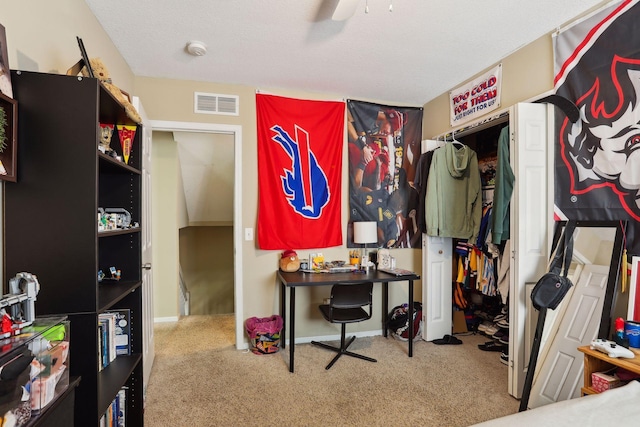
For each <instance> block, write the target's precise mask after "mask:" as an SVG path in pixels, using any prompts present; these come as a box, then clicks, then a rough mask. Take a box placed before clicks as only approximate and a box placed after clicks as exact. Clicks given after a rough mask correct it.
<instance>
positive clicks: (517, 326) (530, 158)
mask: <svg viewBox="0 0 640 427" xmlns="http://www.w3.org/2000/svg"><path fill="white" fill-rule="evenodd" d="M547 108H548V107H547V105H545V104H528V103H521V104H517V105H516V106H515V107H514V108H513V109H512V114H510V117H509V119H510V120H509V128H510V132H511V142H510V155H511V166H512V168H513V171H514V174H515V177H516V179H515V183H514V189H513V196H512V198H511V231H510V232H511V250H512V253H511V257H512V258H511V267H510V271H509V279H510V283H509V370H508V386H507V389H508V392H509V394H511V395H512V396H514V397H516V398H520V397H521V396H522V389H523V387H524V381H525V378H526V374H527V365H528V363H529V355H528V354H527V352H526V350H525V348H526V346H525V324H526V307H527V292H526V284H527V283H535V282H537V281H538V279H539V278H540V277H541V276H542V275H543V274H544V273H545V271H546V267H547V263H548V260H549V246H550V245H549V244H548V242H549V235H550V229H551V224H552V222H553V216H552V212H551V203H550V197H549V193H550V192H551V194H553V193H552V187H551V186H550V180H549V179H548V178H549V173H548V170H549V169H548V159H547V157H548V154H547V153H548V150H549V143H548V141H549V129H548V121H547V114H548V113H547Z"/></svg>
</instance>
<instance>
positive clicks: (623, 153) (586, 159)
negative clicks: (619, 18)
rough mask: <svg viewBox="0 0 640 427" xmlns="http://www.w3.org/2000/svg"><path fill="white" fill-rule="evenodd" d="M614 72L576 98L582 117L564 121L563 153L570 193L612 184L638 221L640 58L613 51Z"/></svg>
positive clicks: (613, 189)
mask: <svg viewBox="0 0 640 427" xmlns="http://www.w3.org/2000/svg"><path fill="white" fill-rule="evenodd" d="M610 71H611V75H610V76H604V77H603V79H600V78H596V79H595V81H594V83H593V85H592V86H591V88H590V89H589V90H588V91H587V92H586V93H585V94H584V95H583V96H581V97H580V98H579V99H578V101H577V102H576V105H577V106H578V108H579V109H580V120H578V121H577V122H576V123H573V124H572V123H570V122H569V121H568V120H565V121H564V122H563V124H562V127H561V129H560V138H559V140H560V156H561V159H562V162H563V163H564V164H565V165H566V167H567V169H568V173H569V179H570V186H571V188H570V192H571V194H572V197H580V195H583V194H586V193H588V192H591V191H593V190H595V189H597V188H609V189H610V190H611V191H612V192H613V194H614V195H615V196H614V198H617V200H618V202H619V204H620V205H621V207H622V208H623V209H624V210H625V211H626V212H627V213H628V214H629V215H630V216H631V217H632V218H635V219H636V220H640V102H639V100H640V60H632V59H625V58H621V57H618V56H614V59H613V61H612V63H611V68H610ZM607 77H608V78H609V79H610V80H607ZM613 94H615V96H613V99H612V95H613ZM605 97H606V98H607V99H605ZM605 203H606V202H605ZM603 207H605V208H606V207H607V206H603ZM616 207H620V206H616Z"/></svg>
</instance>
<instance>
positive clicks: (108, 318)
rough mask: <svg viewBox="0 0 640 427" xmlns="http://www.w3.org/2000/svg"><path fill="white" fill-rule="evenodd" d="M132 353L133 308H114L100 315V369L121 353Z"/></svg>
mask: <svg viewBox="0 0 640 427" xmlns="http://www.w3.org/2000/svg"><path fill="white" fill-rule="evenodd" d="M130 354H131V310H130V309H114V310H111V311H108V312H104V313H101V314H99V315H98V355H99V366H98V368H99V370H102V369H103V368H105V367H106V366H107V365H109V363H111V362H113V361H114V360H115V358H116V357H117V356H119V355H130Z"/></svg>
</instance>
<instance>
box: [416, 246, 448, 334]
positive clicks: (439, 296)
mask: <svg viewBox="0 0 640 427" xmlns="http://www.w3.org/2000/svg"><path fill="white" fill-rule="evenodd" d="M452 252H453V242H452V239H451V238H445V237H432V236H427V235H424V236H422V253H423V254H426V256H423V257H422V264H423V265H422V299H423V301H422V319H423V328H422V339H424V340H425V341H433V340H435V339H438V338H442V337H443V336H445V335H447V334H451V330H452V329H451V316H452V306H451V258H452V255H453V254H452Z"/></svg>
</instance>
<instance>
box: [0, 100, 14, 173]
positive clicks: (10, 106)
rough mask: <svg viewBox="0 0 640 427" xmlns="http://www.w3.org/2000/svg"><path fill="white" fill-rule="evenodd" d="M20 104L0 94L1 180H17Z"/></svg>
mask: <svg viewBox="0 0 640 427" xmlns="http://www.w3.org/2000/svg"><path fill="white" fill-rule="evenodd" d="M17 132H18V103H17V101H16V100H14V99H13V98H9V97H8V96H6V95H5V94H3V93H0V179H1V180H4V181H12V182H16V180H17V174H16V169H17V154H18V147H17V143H18V142H17V139H18V137H17Z"/></svg>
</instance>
